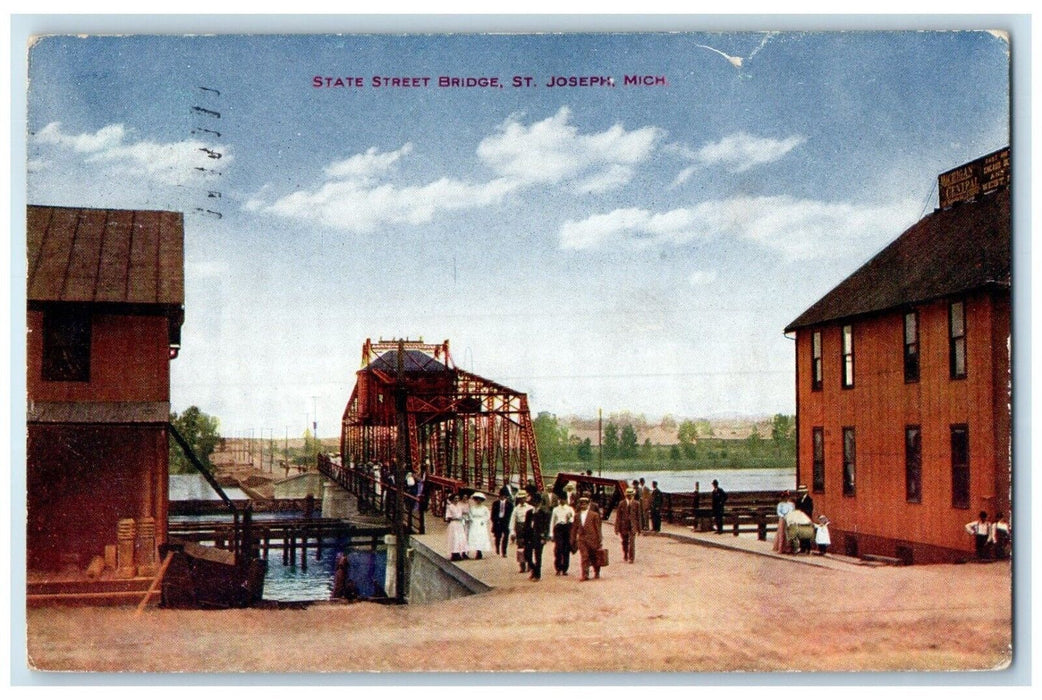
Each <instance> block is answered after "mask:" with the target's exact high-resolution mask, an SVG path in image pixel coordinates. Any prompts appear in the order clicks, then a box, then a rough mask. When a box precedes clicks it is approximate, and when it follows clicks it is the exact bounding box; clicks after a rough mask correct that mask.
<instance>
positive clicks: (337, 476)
mask: <svg viewBox="0 0 1042 700" xmlns="http://www.w3.org/2000/svg"><path fill="white" fill-rule="evenodd" d="M318 470H319V472H321V473H322V474H324V475H325V476H326V477H327V478H329V479H332V480H333V481H334V482H336V483H337V484H339V485H340V486H341V487H343V488H344V489H345V490H346V491H347V492H348V493H350V494H352V495H354V496H355V497H356V498H357V499H358V510H359V512H360V513H363V514H367V513H373V514H375V513H382V514H383V515H384V517H385V518H387V519H388V520H389V521H391V522H394V520H395V515H396V514H395V509H396V507H397V503H398V500H397V498H396V495H397V493H398V491H401V493H402V503H403V505H404V510H405V513H404V518H403V520H404V522H405V528H406V530H407V531H408V532H410V533H413V534H418V535H422V534H424V532H426V523H425V520H424V511H425V510H426V508H425V504H424V502H423V499H422V498H420V497H418V496H416V495H415V494H413V493H410V492H409V491H408V489H407V488H399V487H397V486H396V485H395V484H394V482H393V481H391V480H385V479H383V478H381V477H378V476H376V474H375V472H373V471H371V470H369V469H367V468H355V469H352V468H351V467H350V466H347V467H345V466H344V465H343V464H341V463H339V462H335V461H333V460H332V459H330V458H329V456H328V455H324V454H321V453H320V454H319V455H318Z"/></svg>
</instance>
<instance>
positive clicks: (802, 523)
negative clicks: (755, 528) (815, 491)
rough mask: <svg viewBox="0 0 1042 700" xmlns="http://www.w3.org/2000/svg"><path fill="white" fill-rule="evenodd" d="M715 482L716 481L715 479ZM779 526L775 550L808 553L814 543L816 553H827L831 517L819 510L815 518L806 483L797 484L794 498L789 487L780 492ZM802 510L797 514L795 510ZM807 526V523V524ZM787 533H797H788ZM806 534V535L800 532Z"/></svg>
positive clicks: (811, 499)
mask: <svg viewBox="0 0 1042 700" xmlns="http://www.w3.org/2000/svg"><path fill="white" fill-rule="evenodd" d="M714 483H715V482H714ZM776 512H777V514H778V529H777V530H775V532H774V551H776V552H779V553H781V554H809V553H811V552H813V551H814V549H813V546H812V545H814V546H816V547H817V552H815V553H816V554H820V555H825V554H827V553H828V549H829V545H831V544H832V538H831V536H830V535H829V524H830V522H831V521H830V520H829V519H828V518H827V517H826V516H825V515H824V514H821V515H819V516H818V519H817V521H815V520H814V499H813V498H812V497H811V495H810V493H809V492H808V491H807V487H806V486H805V485H803V484H800V485H799V487H798V488H797V489H796V499H795V500H793V498H792V494H791V493H790V492H788V491H784V492H782V497H781V500H780V501H778V506H777V509H776ZM797 513H798V514H802V516H797V515H795V514H797ZM808 526H809V527H808ZM790 533H796V534H795V535H794V536H790ZM802 534H805V535H807V536H800V535H802Z"/></svg>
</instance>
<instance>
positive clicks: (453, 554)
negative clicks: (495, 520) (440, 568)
mask: <svg viewBox="0 0 1042 700" xmlns="http://www.w3.org/2000/svg"><path fill="white" fill-rule="evenodd" d="M491 520H492V513H491V511H490V510H489V508H488V506H486V505H485V494H483V493H481V492H480V491H477V492H475V493H473V494H471V496H470V498H469V499H468V501H464V500H462V499H461V498H460V496H459V494H457V493H453V494H452V495H450V496H449V502H448V503H447V504H446V506H445V522H446V523H448V527H447V528H446V536H447V537H448V541H449V557H450V558H451V559H452V561H462V560H464V559H470V552H474V558H475V559H481V554H482V552H488V551H490V550H491V549H492V539H491V537H490V536H489V534H490V531H489V524H490V522H491Z"/></svg>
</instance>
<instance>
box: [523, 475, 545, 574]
mask: <svg viewBox="0 0 1042 700" xmlns="http://www.w3.org/2000/svg"><path fill="white" fill-rule="evenodd" d="M528 503H529V505H530V506H532V507H531V508H530V509H529V510H528V512H527V513H525V523H524V527H523V528H522V531H521V533H522V534H521V536H522V538H523V539H524V543H525V563H527V564H528V568H529V570H530V573H529V575H528V578H529V579H531V580H532V581H538V580H539V577H540V575H541V573H542V570H543V545H544V544H546V540H547V539H548V534H549V530H550V514H549V513H548V512H547V510H546V508H545V507H544V506H543V503H542V499H541V497H540V495H539V493H538V492H537V493H534V494H530V495H529V496H528Z"/></svg>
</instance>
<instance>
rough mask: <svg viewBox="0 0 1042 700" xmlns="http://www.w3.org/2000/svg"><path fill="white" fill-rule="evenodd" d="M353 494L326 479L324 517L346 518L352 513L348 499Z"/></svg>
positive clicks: (323, 493)
mask: <svg viewBox="0 0 1042 700" xmlns="http://www.w3.org/2000/svg"><path fill="white" fill-rule="evenodd" d="M350 497H351V494H350V493H349V492H348V491H347V489H345V488H343V487H341V486H339V485H338V484H335V483H333V482H332V481H330V480H328V479H326V480H324V481H323V482H322V517H324V518H346V517H348V516H349V515H350V514H351V513H350V510H349V506H348V499H349V498H350Z"/></svg>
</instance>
